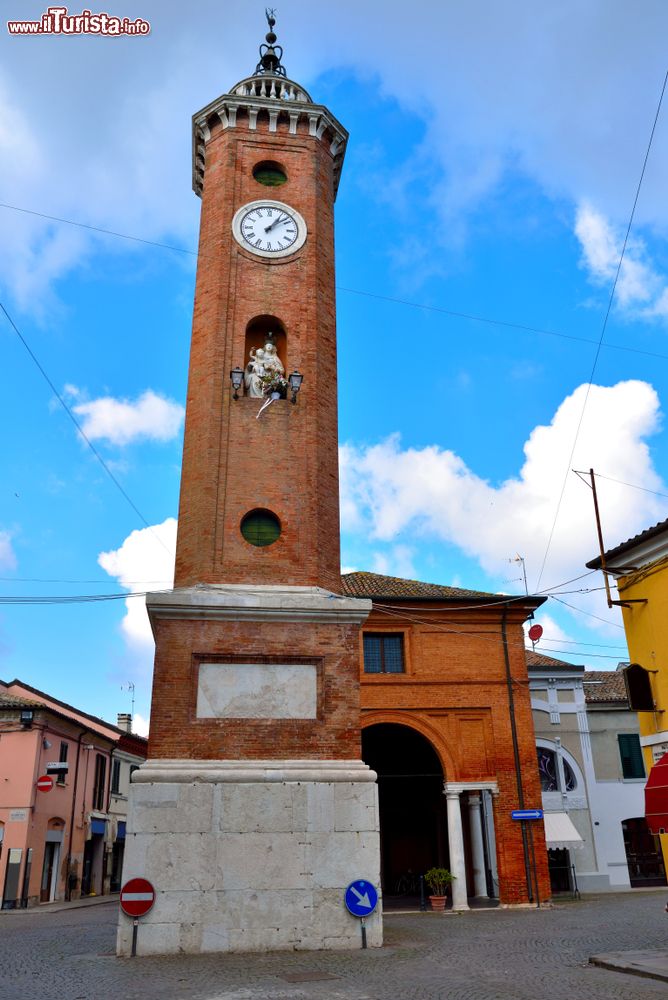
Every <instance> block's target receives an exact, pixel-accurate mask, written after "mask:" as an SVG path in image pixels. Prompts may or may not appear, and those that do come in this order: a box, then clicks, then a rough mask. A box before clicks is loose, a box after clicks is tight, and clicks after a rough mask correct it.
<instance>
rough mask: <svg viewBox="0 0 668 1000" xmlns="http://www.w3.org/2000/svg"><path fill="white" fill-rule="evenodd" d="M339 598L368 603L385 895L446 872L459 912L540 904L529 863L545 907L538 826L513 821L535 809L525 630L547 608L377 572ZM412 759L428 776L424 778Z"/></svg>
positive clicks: (369, 727) (371, 724)
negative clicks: (409, 878)
mask: <svg viewBox="0 0 668 1000" xmlns="http://www.w3.org/2000/svg"><path fill="white" fill-rule="evenodd" d="M343 589H344V593H346V594H349V595H351V596H356V597H366V598H370V599H371V600H372V601H373V610H372V612H371V614H370V615H369V617H368V619H367V621H366V622H365V624H364V626H363V635H362V638H361V640H360V641H361V648H360V664H361V666H360V678H361V720H362V727H363V730H362V743H363V757H364V760H365V761H366V763H367V764H370V766H372V767H373V768H374V769H375V770H376V771H377V772H378V776H379V786H380V822H381V838H382V842H383V878H384V889H385V892H386V893H388V894H390V895H391V894H392V892H393V890H394V887H395V886H396V884H397V882H398V881H399V880H400V879H401V878H402V876H403V875H404V874H405V873H406V872H407V871H409V870H412V871H424V870H425V869H426V868H428V867H429V866H430V865H432V864H446V866H447V865H449V867H450V868H451V870H453V871H454V873H455V874H456V875H457V881H456V882H455V883H454V884H453V898H454V901H455V904H456V905H458V906H459V907H460V908H463V907H464V906H466V898H467V895H468V896H473V897H485V896H490V895H491V896H498V898H499V899H500V901H501V902H502V903H523V902H528V901H535V900H536V879H535V877H534V874H533V872H534V860H535V869H536V872H537V888H538V896H539V897H540V899H541V900H544V899H546V898H547V897H549V895H550V884H549V878H548V873H547V860H546V848H545V837H544V831H543V824H542V823H541V822H537V823H535V824H533V826H532V827H531V831H529V826H528V824H522V823H519V822H517V821H515V820H513V819H511V812H512V810H514V809H518V808H540V806H541V789H540V781H539V776H538V770H537V766H536V747H535V736H534V727H533V720H532V714H531V700H530V694H529V682H528V675H527V664H526V658H525V650H524V635H523V630H522V623H523V622H524V621H525V620H526V618H527V617H528V616H529V615H530V614H531V612H532V611H534V610H535V609H536V608H537V607H538V606H540V605H541V604H542V603H543V602H544V600H545V599H544V598H541V597H536V598H533V597H521V598H518V597H512V598H509V597H504V596H503V595H499V594H485V593H480V592H476V591H470V590H462V589H459V588H455V587H445V586H438V585H432V584H425V583H419V582H416V581H411V580H401V579H397V578H394V577H387V576H380V575H378V574H375V573H350V574H347V575H346V576H344V577H343ZM379 649H384V651H385V654H386V655H385V657H384V658H383V657H382V656H379V654H378V651H379ZM388 653H389V655H387V654H388ZM415 734H419V736H420V737H422V739H423V740H424V741H426V742H427V743H428V745H429V747H430V748H431V750H432V751H433V754H434V755H435V758H436V760H435V761H434V759H433V757H432V758H431V763H429V761H430V757H429V753H428V752H427V750H426V748H425V747H423V746H421V745H420V742H419V740H418V741H416V739H415ZM401 747H403V748H404V749H405V753H404V751H403V750H400V749H399V748H401ZM411 758H412V760H413V761H414V762H415V766H416V767H420V768H424V767H427V768H429V767H431V772H427V773H426V774H425V771H423V770H420V771H418V773H417V774H416V773H415V767H414V766H413V763H412V760H411ZM436 763H437V764H438V767H436V766H435V764H436ZM439 767H440V771H439V769H438V768H439ZM391 772H394V773H391ZM421 776H422V777H421ZM428 779H431V783H430V781H429V780H428ZM420 780H422V781H423V785H422V786H421V792H420V795H418V796H415V795H413V794H412V792H414V791H415V788H416V782H417V783H419V781H420ZM407 788H408V789H410V790H411V795H409V799H410V805H409V806H404V804H403V802H402V801H401V796H402V794H403V790H405V789H407ZM443 800H445V801H443ZM411 813H412V814H413V818H412V817H411V815H410V814H411ZM417 818H419V822H415V821H414V819H417ZM523 827H525V829H524V830H523ZM531 837H532V838H533V849H532V844H531V842H530V841H531Z"/></svg>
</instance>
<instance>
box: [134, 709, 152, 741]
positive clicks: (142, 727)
mask: <svg viewBox="0 0 668 1000" xmlns="http://www.w3.org/2000/svg"><path fill="white" fill-rule="evenodd" d="M148 727H149V720H148V719H145V718H144V716H143V715H140V714H139V712H135V714H134V715H133V717H132V732H133V733H136V734H137V736H148Z"/></svg>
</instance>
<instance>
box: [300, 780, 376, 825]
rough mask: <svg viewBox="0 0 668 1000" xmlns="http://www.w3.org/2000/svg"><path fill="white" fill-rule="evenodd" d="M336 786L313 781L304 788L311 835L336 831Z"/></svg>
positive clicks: (307, 821) (307, 822)
mask: <svg viewBox="0 0 668 1000" xmlns="http://www.w3.org/2000/svg"><path fill="white" fill-rule="evenodd" d="M334 784H335V783H333V782H329V781H327V782H325V781H319V782H315V781H311V782H309V783H308V784H306V785H303V786H302V787H303V788H305V789H306V804H307V818H306V829H307V831H308V832H309V833H325V832H327V831H331V830H333V829H334ZM336 784H338V782H336ZM374 787H375V786H374Z"/></svg>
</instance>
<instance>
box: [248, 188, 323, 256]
mask: <svg viewBox="0 0 668 1000" xmlns="http://www.w3.org/2000/svg"><path fill="white" fill-rule="evenodd" d="M232 232H233V234H234V238H235V239H236V241H237V243H239V244H241V246H242V247H244V249H245V250H250V251H251V253H254V254H257V255H258V256H260V257H287V256H288V255H289V254H293V253H295V252H296V251H297V250H299V249H300V247H302V246H303V245H304V241H305V240H306V223H305V222H304V219H303V218H302V217H301V215H300V214H299V212H297V211H296V210H295V209H294V208H290V206H289V205H285V204H284V203H283V202H280V201H254V202H251V204H249V205H244V206H243V207H242V208H240V209H239V210H238V211H237V213H236V214H235V216H234V219H233V221H232Z"/></svg>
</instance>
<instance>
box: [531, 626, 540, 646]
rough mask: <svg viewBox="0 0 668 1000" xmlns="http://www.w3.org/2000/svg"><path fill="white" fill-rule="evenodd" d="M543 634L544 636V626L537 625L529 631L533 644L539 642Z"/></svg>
mask: <svg viewBox="0 0 668 1000" xmlns="http://www.w3.org/2000/svg"><path fill="white" fill-rule="evenodd" d="M542 634H543V626H542V625H537V624H536V625H532V626H531V628H530V629H529V638H530V639H531V641H532V642H538V640H539V639H540V637H541V635H542Z"/></svg>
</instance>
